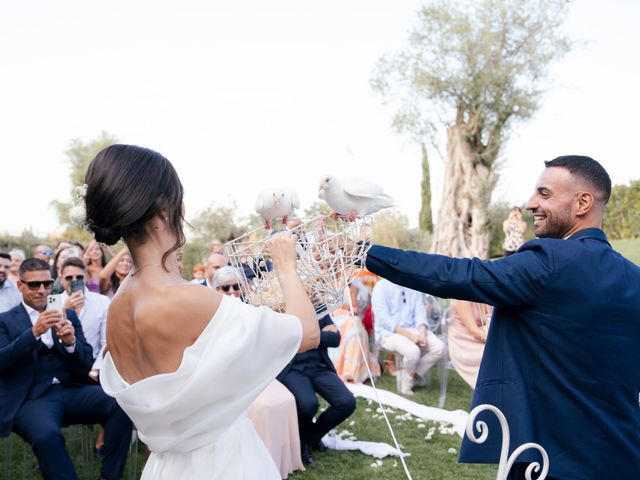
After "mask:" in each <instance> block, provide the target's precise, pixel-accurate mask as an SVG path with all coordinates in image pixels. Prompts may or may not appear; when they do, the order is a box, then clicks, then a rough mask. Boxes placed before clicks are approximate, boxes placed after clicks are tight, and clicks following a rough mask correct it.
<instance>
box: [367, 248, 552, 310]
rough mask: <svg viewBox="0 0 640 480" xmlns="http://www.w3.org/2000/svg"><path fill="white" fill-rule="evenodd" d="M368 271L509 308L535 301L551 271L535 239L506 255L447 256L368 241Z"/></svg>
mask: <svg viewBox="0 0 640 480" xmlns="http://www.w3.org/2000/svg"><path fill="white" fill-rule="evenodd" d="M366 267H367V269H368V270H369V271H371V272H373V273H375V274H377V275H380V276H381V277H384V278H386V279H387V280H390V281H391V282H393V283H395V284H397V285H402V286H405V287H408V288H411V289H413V290H418V291H421V292H425V293H429V294H431V295H435V296H436V297H440V298H456V299H460V300H470V301H473V302H481V303H486V304H488V305H495V306H504V307H514V306H518V305H527V304H530V303H533V302H535V301H536V300H537V299H538V298H540V296H542V295H543V294H544V292H545V291H546V289H547V287H548V285H549V284H550V283H551V280H552V278H553V276H554V274H555V270H554V266H553V255H552V252H551V249H549V248H547V247H546V246H545V245H543V244H542V242H541V241H539V240H534V241H531V242H528V243H527V244H526V245H525V246H524V247H523V248H521V249H520V251H519V252H518V253H517V254H515V255H511V256H509V257H506V258H501V259H498V260H494V261H489V260H485V261H482V260H480V259H478V258H449V257H446V256H444V255H434V254H427V253H421V252H413V251H408V250H400V249H397V248H389V247H382V246H380V245H373V246H372V247H371V249H369V252H368V253H367V259H366Z"/></svg>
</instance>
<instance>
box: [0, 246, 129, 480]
mask: <svg viewBox="0 0 640 480" xmlns="http://www.w3.org/2000/svg"><path fill="white" fill-rule="evenodd" d="M19 277H20V278H19V281H18V289H19V290H20V293H21V294H22V302H21V303H19V304H18V305H16V306H15V307H13V308H12V309H10V310H8V311H7V312H4V313H1V314H0V407H1V408H0V437H7V436H9V434H10V433H11V432H12V431H13V432H15V433H16V434H18V435H19V436H21V437H22V438H23V439H24V440H25V441H26V442H27V443H29V444H30V445H31V447H32V449H33V452H34V454H35V456H36V458H37V459H38V465H39V467H40V472H41V473H42V476H43V477H44V478H45V479H55V478H77V475H76V472H75V469H74V467H73V463H72V461H71V458H70V457H69V454H68V453H67V450H66V448H65V441H64V437H63V435H62V433H61V428H62V425H71V424H78V423H81V424H94V423H102V424H104V425H105V430H106V438H105V456H104V461H103V464H102V469H101V473H100V475H101V478H104V479H109V480H111V479H118V478H122V473H123V470H124V464H125V461H126V456H127V451H128V447H129V442H130V440H131V429H132V425H131V421H130V420H129V418H128V417H127V416H126V414H125V413H124V412H123V411H122V409H120V407H119V406H118V404H117V403H116V401H115V399H113V398H111V397H109V396H108V395H107V394H106V393H104V391H103V390H102V387H101V386H100V385H96V384H95V382H92V381H91V380H90V379H89V377H88V373H89V370H90V368H91V366H92V365H93V361H94V359H93V352H92V348H91V345H89V344H88V343H87V342H86V340H85V337H84V333H83V330H82V325H81V323H80V320H79V319H78V317H77V315H76V314H75V312H74V311H73V310H63V309H61V308H60V305H61V302H58V299H57V298H55V297H52V298H51V302H50V301H49V298H50V297H49V293H51V290H52V288H53V280H52V279H51V272H50V271H49V265H48V263H47V262H45V261H44V260H41V259H37V258H29V259H27V260H25V261H24V262H23V263H22V265H21V266H20V270H19ZM56 303H57V304H58V306H57V307H56V308H51V309H47V305H49V304H51V305H55V304H56ZM90 383H92V384H90Z"/></svg>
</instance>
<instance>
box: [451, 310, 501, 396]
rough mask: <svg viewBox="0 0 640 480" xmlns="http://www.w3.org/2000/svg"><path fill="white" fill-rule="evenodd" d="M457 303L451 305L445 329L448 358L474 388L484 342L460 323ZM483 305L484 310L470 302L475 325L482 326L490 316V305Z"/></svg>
mask: <svg viewBox="0 0 640 480" xmlns="http://www.w3.org/2000/svg"><path fill="white" fill-rule="evenodd" d="M457 303H458V302H454V304H453V306H452V307H451V325H449V329H448V331H447V337H448V340H449V358H451V363H453V366H454V367H455V369H456V372H458V374H459V375H460V376H461V377H462V379H463V380H464V381H465V382H467V383H468V384H469V386H470V387H471V388H475V387H476V381H477V380H478V370H479V369H480V361H481V360H482V353H483V352H484V342H481V341H479V340H476V338H475V337H474V336H473V335H471V333H470V332H469V330H467V327H465V326H464V323H462V320H461V319H460V317H459V316H458V312H457V311H456V304H457ZM483 307H484V309H485V310H487V311H486V312H483V311H482V309H481V307H480V305H479V304H477V303H471V313H472V315H473V318H474V319H475V321H476V325H478V326H479V327H482V325H484V322H487V321H488V317H490V316H491V308H492V307H488V306H484V305H483ZM483 317H484V318H483Z"/></svg>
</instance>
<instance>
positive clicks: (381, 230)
mask: <svg viewBox="0 0 640 480" xmlns="http://www.w3.org/2000/svg"><path fill="white" fill-rule="evenodd" d="M373 241H374V242H375V243H378V244H380V245H385V246H388V247H395V248H403V249H406V250H416V251H421V252H426V251H428V250H429V245H430V243H431V235H429V234H428V233H426V232H423V231H422V230H420V229H418V228H409V219H408V218H407V216H406V215H403V214H402V213H400V212H399V211H398V210H396V209H387V210H383V211H381V212H380V213H378V214H376V215H375V217H374V222H373Z"/></svg>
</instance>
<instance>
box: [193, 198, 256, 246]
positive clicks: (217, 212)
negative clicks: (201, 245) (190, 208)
mask: <svg viewBox="0 0 640 480" xmlns="http://www.w3.org/2000/svg"><path fill="white" fill-rule="evenodd" d="M236 212H237V206H236V204H235V202H234V203H232V204H231V205H219V204H216V203H215V202H214V203H212V204H211V205H210V206H209V207H207V208H206V209H204V210H203V211H201V212H199V213H198V214H197V215H196V216H195V217H194V218H193V219H192V220H191V221H190V224H191V226H192V227H193V229H192V231H193V234H194V240H196V241H201V242H205V243H208V244H209V245H211V244H212V243H225V242H228V241H229V240H233V239H234V238H236V237H239V236H240V235H242V234H243V233H245V232H246V231H247V222H238V221H236Z"/></svg>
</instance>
